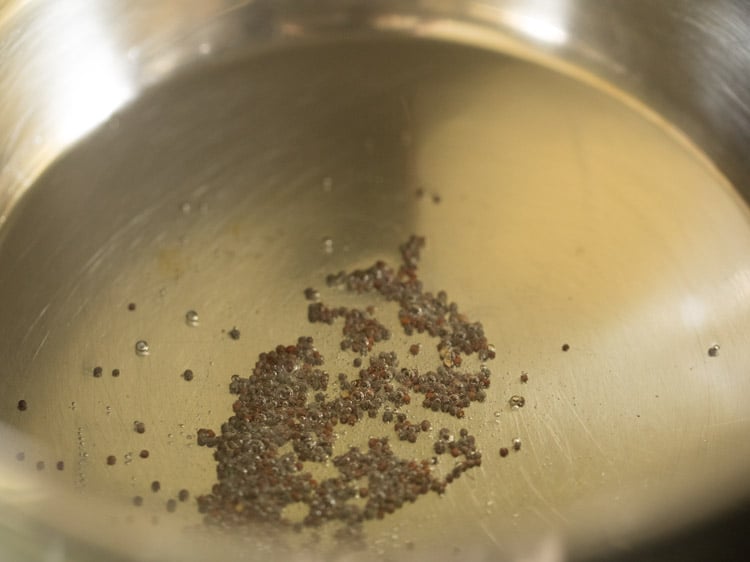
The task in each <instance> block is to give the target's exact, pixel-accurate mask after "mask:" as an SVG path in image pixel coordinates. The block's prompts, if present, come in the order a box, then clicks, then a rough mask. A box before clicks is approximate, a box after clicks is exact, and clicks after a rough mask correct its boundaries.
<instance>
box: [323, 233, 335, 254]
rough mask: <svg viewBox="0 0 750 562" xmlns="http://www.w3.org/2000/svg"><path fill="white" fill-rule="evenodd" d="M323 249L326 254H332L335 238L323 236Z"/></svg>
mask: <svg viewBox="0 0 750 562" xmlns="http://www.w3.org/2000/svg"><path fill="white" fill-rule="evenodd" d="M323 251H324V252H325V253H326V254H332V253H333V238H331V237H329V236H326V237H325V238H323Z"/></svg>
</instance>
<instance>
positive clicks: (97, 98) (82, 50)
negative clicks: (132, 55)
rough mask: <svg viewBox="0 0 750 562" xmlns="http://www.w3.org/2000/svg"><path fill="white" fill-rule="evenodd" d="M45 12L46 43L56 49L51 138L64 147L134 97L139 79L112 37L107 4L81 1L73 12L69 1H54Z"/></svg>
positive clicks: (48, 74)
mask: <svg viewBox="0 0 750 562" xmlns="http://www.w3.org/2000/svg"><path fill="white" fill-rule="evenodd" d="M49 7H50V10H49V11H47V12H46V13H45V15H44V17H45V18H49V24H48V25H46V26H45V28H44V32H43V33H41V34H40V36H39V38H38V41H39V42H40V43H41V45H40V47H39V48H40V49H43V50H44V51H45V52H47V53H50V55H51V57H50V59H49V60H48V61H47V65H46V68H45V71H44V77H45V90H44V92H45V94H46V95H47V96H49V98H48V100H47V101H46V102H44V103H43V106H44V108H45V111H46V114H47V120H48V123H49V129H48V130H47V133H46V135H47V142H48V143H50V142H51V143H53V146H54V147H55V148H54V149H55V150H61V149H62V148H64V147H65V146H68V145H69V144H70V143H72V142H75V141H76V140H78V139H79V138H81V137H82V136H83V135H85V134H87V133H88V132H89V131H91V130H92V129H93V128H94V127H96V126H97V125H99V124H100V123H102V122H103V121H104V120H106V119H107V118H108V117H109V116H110V115H111V114H112V113H113V112H114V111H115V110H116V109H118V108H119V107H121V106H122V105H123V104H124V103H126V102H127V101H129V100H130V99H132V97H133V95H134V90H135V88H134V85H133V83H132V77H131V76H129V70H130V68H129V67H128V63H127V59H126V58H125V57H123V55H122V53H121V52H118V51H117V49H116V47H115V45H113V43H112V36H111V30H110V29H109V28H108V24H109V23H110V22H109V20H108V19H107V18H105V14H103V13H102V12H103V9H104V6H102V5H101V4H99V3H96V2H81V3H79V5H78V9H77V10H76V11H75V14H74V15H73V16H72V17H71V14H70V7H69V5H68V4H66V3H64V2H52V3H51V4H49Z"/></svg>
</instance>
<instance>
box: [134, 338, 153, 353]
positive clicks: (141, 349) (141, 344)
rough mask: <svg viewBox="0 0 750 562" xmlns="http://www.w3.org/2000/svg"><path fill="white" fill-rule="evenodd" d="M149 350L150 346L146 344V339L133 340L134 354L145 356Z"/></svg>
mask: <svg viewBox="0 0 750 562" xmlns="http://www.w3.org/2000/svg"><path fill="white" fill-rule="evenodd" d="M150 351H151V348H150V347H149V345H148V342H147V341H146V340H138V341H137V342H135V354H136V355H139V356H141V357H145V356H146V355H148V354H149V353H150Z"/></svg>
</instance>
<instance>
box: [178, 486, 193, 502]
mask: <svg viewBox="0 0 750 562" xmlns="http://www.w3.org/2000/svg"><path fill="white" fill-rule="evenodd" d="M189 497H190V492H188V491H187V490H185V489H184V488H183V489H182V490H180V491H179V492H177V498H178V499H179V500H180V501H181V502H185V501H187V500H188V498H189Z"/></svg>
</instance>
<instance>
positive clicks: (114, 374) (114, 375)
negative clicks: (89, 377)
mask: <svg viewBox="0 0 750 562" xmlns="http://www.w3.org/2000/svg"><path fill="white" fill-rule="evenodd" d="M112 376H113V377H119V376H120V369H112Z"/></svg>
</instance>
